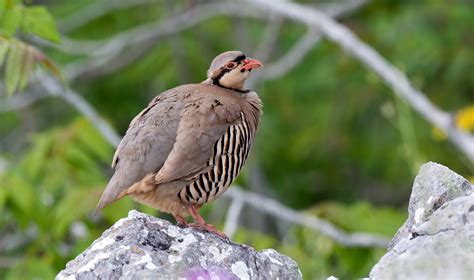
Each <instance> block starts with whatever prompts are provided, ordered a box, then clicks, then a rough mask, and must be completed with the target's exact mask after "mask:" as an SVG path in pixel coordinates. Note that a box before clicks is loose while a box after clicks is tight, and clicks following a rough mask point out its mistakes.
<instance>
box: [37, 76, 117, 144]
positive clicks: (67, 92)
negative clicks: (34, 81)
mask: <svg viewBox="0 0 474 280" xmlns="http://www.w3.org/2000/svg"><path fill="white" fill-rule="evenodd" d="M39 80H40V83H41V86H42V87H43V88H44V89H45V90H46V92H47V93H48V94H50V95H52V96H56V97H61V98H62V99H64V101H66V102H67V103H69V104H70V105H71V106H73V107H74V108H76V109H77V110H78V111H79V112H80V113H81V114H83V115H84V116H85V117H86V118H88V119H89V121H90V122H91V124H92V125H94V126H95V127H96V128H97V129H98V130H99V132H100V133H101V134H102V135H103V136H104V138H105V139H106V140H107V141H108V142H109V143H110V144H111V145H112V146H114V147H116V146H118V144H119V143H120V139H121V137H120V136H119V135H118V134H117V132H115V130H114V129H113V128H112V127H111V126H110V125H109V124H108V123H107V122H106V121H105V120H104V119H102V118H101V117H100V116H99V114H98V113H97V112H96V111H95V109H94V108H93V107H92V106H91V105H90V104H89V103H88V102H87V101H86V100H85V99H84V98H82V96H80V95H79V94H77V93H76V92H75V91H73V90H71V89H69V88H64V87H63V86H62V85H61V84H60V83H59V82H58V81H57V80H56V79H54V78H51V77H49V76H46V75H42V76H41V77H40V79H39Z"/></svg>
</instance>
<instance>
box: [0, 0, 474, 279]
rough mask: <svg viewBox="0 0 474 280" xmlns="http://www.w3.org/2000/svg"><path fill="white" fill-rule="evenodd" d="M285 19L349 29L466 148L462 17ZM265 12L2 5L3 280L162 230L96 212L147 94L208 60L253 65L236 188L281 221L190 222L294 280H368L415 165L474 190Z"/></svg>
mask: <svg viewBox="0 0 474 280" xmlns="http://www.w3.org/2000/svg"><path fill="white" fill-rule="evenodd" d="M263 2H265V1H263ZM267 2H268V1H267ZM296 3H297V4H298V6H300V7H305V8H306V9H307V10H308V11H311V10H313V9H317V10H319V11H321V12H324V13H325V14H326V15H328V16H330V17H332V18H334V19H335V20H337V21H338V22H339V23H340V24H342V25H343V26H345V27H347V28H348V29H349V30H350V31H352V32H353V33H354V34H355V35H356V36H358V37H359V38H360V39H361V40H362V41H363V42H365V43H366V44H368V45H369V46H370V47H371V48H373V49H375V50H376V51H377V52H379V53H380V54H381V55H382V56H383V57H384V58H385V59H386V60H387V61H388V62H389V63H391V64H392V65H393V66H395V67H397V68H398V69H399V70H400V71H401V72H403V73H404V74H405V75H406V76H407V77H408V79H409V81H410V82H411V84H412V86H413V87H414V88H416V89H418V90H420V91H421V92H422V93H423V94H424V95H425V96H426V97H427V98H428V99H429V100H430V101H431V102H432V103H433V104H434V105H435V107H437V108H438V109H439V110H441V111H443V112H444V113H446V116H448V117H449V119H450V124H451V125H452V128H453V129H454V130H456V131H458V132H459V133H460V134H462V135H464V136H466V137H471V139H472V133H473V132H474V78H473V73H474V52H473V49H474V36H473V30H474V6H473V4H472V2H471V1H462V0H458V1H437V0H420V1H408V0H406V1H391V0H386V1H383V0H379V1H377V0H372V1H362V0H360V1H356V0H340V1H297V2H296ZM265 5H267V4H265ZM268 5H270V6H271V4H268ZM270 6H269V7H270ZM269 7H267V9H262V6H258V7H255V6H254V4H252V3H250V1H231V2H226V1H215V2H211V1H199V0H194V1H193V0H180V1H172V0H113V1H112V0H86V1H59V0H51V1H19V0H18V1H17V0H0V63H1V62H2V61H3V62H4V66H3V67H2V68H1V69H2V70H1V78H0V213H1V214H0V278H1V279H33V278H34V279H51V278H53V277H54V276H55V275H56V273H57V272H58V271H59V270H61V269H63V268H64V266H65V264H66V262H67V261H68V260H70V259H72V258H74V257H76V256H77V255H78V254H79V253H80V252H82V251H83V250H84V249H85V248H87V247H88V246H89V245H90V244H91V243H92V241H93V240H95V239H96V238H97V237H98V236H100V234H101V233H102V232H103V231H104V230H105V229H107V228H108V227H110V226H111V225H112V224H113V223H114V222H116V221H117V220H118V219H120V218H123V217H126V216H127V213H128V211H129V210H131V209H133V208H135V209H138V210H140V211H143V212H146V213H150V214H153V215H156V216H158V217H161V218H165V219H169V220H170V221H172V220H173V219H172V218H170V217H169V216H168V215H164V214H161V213H158V212H157V211H155V210H153V209H150V208H147V207H145V206H143V205H139V204H136V203H134V202H133V201H132V200H131V199H129V198H125V199H122V200H121V201H119V202H117V203H115V204H113V205H111V206H109V207H107V208H106V209H105V210H104V211H103V212H102V214H100V215H98V216H93V215H92V211H93V209H94V207H95V205H96V204H97V201H98V199H99V196H100V194H101V191H102V190H103V188H104V186H105V185H106V183H107V181H108V179H109V177H110V175H111V169H110V162H111V160H112V156H113V152H114V149H115V147H114V145H116V144H117V141H119V139H120V138H119V137H120V136H121V135H123V134H124V133H125V131H126V129H127V127H128V124H129V122H130V121H131V119H132V118H133V117H134V116H135V115H136V114H138V113H139V112H140V111H141V109H142V108H144V107H145V106H146V105H147V103H148V102H149V101H150V100H151V99H152V98H153V97H154V96H155V95H157V94H159V93H160V92H163V91H165V90H167V89H169V88H172V87H175V86H177V85H180V84H185V83H197V82H200V81H202V80H204V79H205V76H206V70H207V69H208V67H209V64H210V62H211V60H212V59H213V58H214V57H215V56H216V55H217V54H219V53H221V52H223V51H227V50H242V51H244V52H245V53H246V54H247V55H249V56H252V57H255V58H257V59H259V60H261V61H262V62H263V63H264V64H265V68H263V69H262V70H261V71H260V72H253V73H252V74H254V76H255V78H253V79H252V80H250V81H249V83H248V87H251V88H254V89H256V91H257V92H258V94H259V95H260V97H261V98H262V100H263V102H264V106H265V107H264V116H263V119H262V123H261V127H260V130H259V132H258V135H257V140H256V144H255V145H254V148H253V151H252V153H251V158H250V160H249V161H248V163H247V165H246V166H245V168H244V170H243V172H242V173H241V175H240V176H239V178H238V180H237V182H236V185H238V187H240V188H241V189H243V190H246V191H249V192H251V194H252V195H254V194H255V197H253V196H252V197H253V198H255V199H256V200H257V202H258V201H260V202H261V203H260V204H261V205H268V203H269V202H268V201H277V202H278V203H279V204H278V206H279V207H280V209H279V210H277V211H273V210H272V209H270V210H268V209H267V210H265V209H259V207H255V206H258V203H256V204H257V205H255V203H254V205H252V204H251V203H246V202H245V196H244V197H243V198H244V202H243V204H242V203H238V202H239V200H238V199H239V198H241V196H238V194H239V193H237V192H236V193H231V194H230V195H227V196H226V197H224V198H221V199H219V200H217V201H216V202H215V203H212V204H210V205H207V206H205V207H204V208H203V210H202V213H203V215H204V217H205V218H206V220H207V221H208V222H210V223H213V224H216V225H217V226H218V228H221V229H223V228H225V229H226V231H227V232H230V234H231V235H232V236H233V237H232V239H233V240H235V241H236V242H241V243H245V244H248V245H251V246H254V247H255V248H257V249H263V248H269V247H272V248H275V249H276V250H278V251H279V252H281V253H283V254H286V255H288V256H290V257H292V258H293V259H295V260H296V261H297V262H298V264H299V265H300V267H301V270H302V273H303V276H304V278H305V279H320V278H325V277H328V276H330V275H336V276H338V277H341V278H355V277H366V276H367V275H368V272H369V271H370V268H371V267H372V266H373V265H374V263H375V262H377V260H378V259H379V258H380V257H381V256H382V255H383V254H384V252H385V248H384V246H385V245H384V244H386V242H387V240H389V239H390V238H391V237H392V236H393V235H394V234H395V232H396V231H397V229H398V228H399V227H400V226H401V224H402V223H403V222H404V220H405V219H406V218H407V211H406V206H407V204H408V200H409V196H410V191H411V186H412V182H413V180H414V178H415V176H416V173H417V171H418V169H419V167H420V165H421V164H423V163H425V162H427V161H435V162H438V163H441V164H444V165H446V166H448V167H449V168H451V169H452V170H454V171H455V172H457V173H459V174H461V175H463V176H464V177H466V178H468V179H470V180H471V182H474V177H473V176H474V166H473V162H472V158H470V157H469V155H466V153H465V150H464V151H463V150H462V149H460V148H459V146H457V145H455V144H453V142H455V139H454V138H455V137H457V136H456V134H452V135H451V134H449V135H447V134H446V133H445V131H446V130H444V131H443V129H442V128H440V127H438V126H437V125H435V124H434V123H432V122H430V121H427V119H426V118H424V117H422V116H421V115H420V113H419V110H414V109H413V108H414V107H413V104H411V103H410V102H406V100H405V99H402V98H399V97H398V96H399V95H396V94H395V93H396V92H395V91H394V90H393V89H392V88H391V86H389V85H387V84H386V83H385V82H384V80H383V79H382V78H381V77H380V75H378V74H377V73H375V72H373V71H371V70H370V69H368V68H367V66H365V65H364V64H363V63H361V62H360V61H359V60H358V59H357V58H355V57H354V56H353V55H352V54H351V53H352V52H351V51H345V50H343V49H342V48H341V47H340V45H339V44H338V42H334V41H330V40H327V39H326V37H325V36H324V34H322V33H321V32H320V30H319V29H318V28H315V27H311V26H307V25H306V24H304V23H301V22H298V21H295V20H294V19H291V18H288V17H287V16H285V15H284V14H282V13H279V12H275V11H273V10H272V9H271V8H269ZM36 64H39V66H37V67H36ZM34 69H36V70H34ZM41 69H42V70H41ZM59 77H62V80H61V78H59ZM453 139H454V140H453ZM471 143H472V142H471ZM471 149H472V147H471ZM235 188H237V186H235ZM257 194H258V195H257ZM259 199H260V200H259ZM265 199H267V200H265ZM236 202H237V203H236ZM229 205H232V206H233V207H231V212H229V211H228V210H229ZM261 208H265V207H261ZM280 210H281V211H290V212H291V211H293V212H291V213H299V214H301V213H303V214H304V215H310V216H313V217H319V218H320V219H323V220H325V221H327V222H328V223H330V224H332V225H333V226H334V227H335V228H337V229H339V230H340V231H341V232H347V233H352V232H364V233H367V234H368V236H369V237H373V238H374V242H373V243H370V244H359V243H357V242H356V243H354V244H351V242H350V240H349V239H350V235H348V236H346V237H347V238H346V237H344V238H345V239H347V240H346V241H344V240H345V239H344V238H342V239H339V240H338V238H337V237H335V236H331V235H330V234H327V233H324V230H323V232H321V231H320V230H318V229H315V228H310V227H308V226H303V225H301V224H298V222H297V221H296V223H290V222H289V221H287V220H285V219H284V218H282V217H281V215H279V214H280V212H281V211H280ZM294 210H296V211H298V212H294Z"/></svg>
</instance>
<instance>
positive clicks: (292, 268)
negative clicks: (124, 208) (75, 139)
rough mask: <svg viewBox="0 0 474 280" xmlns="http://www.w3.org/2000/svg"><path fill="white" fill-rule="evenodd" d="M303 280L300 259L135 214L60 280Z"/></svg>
mask: <svg viewBox="0 0 474 280" xmlns="http://www.w3.org/2000/svg"><path fill="white" fill-rule="evenodd" d="M199 277H201V278H202V279H301V278H302V276H301V272H300V270H299V268H298V265H297V264H296V262H295V261H293V260H292V259H290V258H289V257H287V256H283V255H281V254H279V253H278V252H276V251H275V250H273V249H267V250H262V251H256V250H255V249H253V248H251V247H248V246H245V245H240V244H236V243H232V242H230V241H227V240H223V239H222V238H220V237H218V236H216V235H214V234H212V233H206V232H201V231H196V230H194V229H191V228H180V227H177V226H174V225H172V224H170V223H169V222H167V221H164V220H161V219H158V218H155V217H152V216H149V215H146V214H142V213H139V212H137V211H134V210H133V211H130V213H129V215H128V217H127V218H124V219H121V220H119V221H118V222H117V223H116V224H115V225H114V226H112V227H111V228H110V229H108V230H106V231H105V232H104V233H103V234H102V236H101V237H100V238H99V239H97V240H96V241H95V242H94V243H93V244H92V245H91V246H90V247H89V248H88V249H86V250H85V251H84V252H83V253H82V254H80V255H79V256H78V257H77V258H76V259H74V260H72V261H70V262H69V263H68V264H67V265H66V268H65V269H64V270H63V271H61V272H60V273H59V274H58V275H57V277H56V279H58V280H59V279H68V280H72V279H77V280H79V279H98V278H100V279H119V278H120V279H199Z"/></svg>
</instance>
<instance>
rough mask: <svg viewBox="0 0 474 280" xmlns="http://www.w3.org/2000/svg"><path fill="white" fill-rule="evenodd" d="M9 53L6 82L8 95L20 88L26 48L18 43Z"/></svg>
mask: <svg viewBox="0 0 474 280" xmlns="http://www.w3.org/2000/svg"><path fill="white" fill-rule="evenodd" d="M12 46H13V47H12V48H11V49H10V52H9V53H8V56H7V60H6V62H5V63H6V66H5V84H6V87H7V95H12V94H13V93H14V92H15V90H16V89H17V88H18V85H19V83H20V76H21V60H22V56H23V50H24V48H22V47H20V44H18V43H16V44H13V45H12Z"/></svg>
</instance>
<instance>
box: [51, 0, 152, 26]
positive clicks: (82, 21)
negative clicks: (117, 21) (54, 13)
mask: <svg viewBox="0 0 474 280" xmlns="http://www.w3.org/2000/svg"><path fill="white" fill-rule="evenodd" d="M157 2H158V1H156V0H126V1H123V0H107V1H97V2H94V3H92V4H91V5H88V6H86V7H84V8H82V9H81V10H79V11H78V12H75V13H74V14H72V15H69V16H67V17H65V18H63V19H61V20H59V21H58V23H57V25H58V26H59V28H60V30H61V32H62V33H68V32H70V31H72V30H74V29H77V28H80V27H82V26H84V25H86V24H87V23H89V22H91V21H93V20H96V19H98V18H100V17H102V16H104V15H106V14H108V13H110V12H113V11H116V10H122V9H128V8H131V7H134V6H139V5H146V4H152V3H157Z"/></svg>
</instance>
